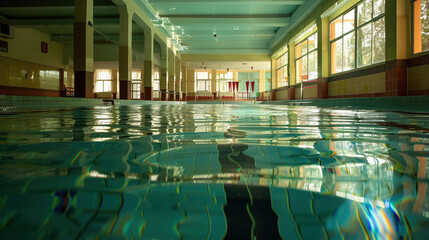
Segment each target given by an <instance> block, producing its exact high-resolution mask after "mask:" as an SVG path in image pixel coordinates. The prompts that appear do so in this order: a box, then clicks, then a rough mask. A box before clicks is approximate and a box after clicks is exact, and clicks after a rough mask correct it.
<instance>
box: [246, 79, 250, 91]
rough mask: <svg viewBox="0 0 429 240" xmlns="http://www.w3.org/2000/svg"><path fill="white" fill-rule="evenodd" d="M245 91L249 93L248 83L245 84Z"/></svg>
mask: <svg viewBox="0 0 429 240" xmlns="http://www.w3.org/2000/svg"><path fill="white" fill-rule="evenodd" d="M246 90H247V92H249V81H247V82H246Z"/></svg>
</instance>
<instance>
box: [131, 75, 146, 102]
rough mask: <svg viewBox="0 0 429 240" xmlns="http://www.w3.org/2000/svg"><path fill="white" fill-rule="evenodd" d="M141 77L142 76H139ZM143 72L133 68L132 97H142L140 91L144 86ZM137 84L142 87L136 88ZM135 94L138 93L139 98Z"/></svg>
mask: <svg viewBox="0 0 429 240" xmlns="http://www.w3.org/2000/svg"><path fill="white" fill-rule="evenodd" d="M134 76H137V78H134ZM138 77H140V78H138ZM141 77H142V72H141V71H139V70H133V71H132V72H131V99H140V93H141V89H142V88H143V80H142V79H141ZM135 86H139V87H140V89H138V88H137V89H138V91H137V89H136V87H135ZM134 94H136V96H137V98H135V97H134Z"/></svg>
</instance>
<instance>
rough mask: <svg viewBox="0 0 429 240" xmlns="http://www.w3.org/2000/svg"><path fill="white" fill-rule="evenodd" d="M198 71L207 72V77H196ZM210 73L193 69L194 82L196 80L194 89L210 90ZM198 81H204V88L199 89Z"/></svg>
mask: <svg viewBox="0 0 429 240" xmlns="http://www.w3.org/2000/svg"><path fill="white" fill-rule="evenodd" d="M199 73H207V78H198V75H199ZM212 77H213V76H212V73H211V72H210V71H207V70H206V71H195V82H196V86H195V88H196V91H197V92H198V91H208V92H211V91H212V86H211V82H212ZM200 82H204V90H199V86H200Z"/></svg>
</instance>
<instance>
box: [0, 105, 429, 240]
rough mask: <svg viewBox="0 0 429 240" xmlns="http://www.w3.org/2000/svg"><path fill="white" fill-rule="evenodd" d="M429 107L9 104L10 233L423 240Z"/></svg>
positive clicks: (1, 178) (3, 115)
mask: <svg viewBox="0 0 429 240" xmlns="http://www.w3.org/2000/svg"><path fill="white" fill-rule="evenodd" d="M428 160H429V114H427V113H411V112H406V111H402V112H401V111H394V112H389V111H381V110H378V111H377V110H347V109H335V108H318V107H309V106H306V107H303V106H275V105H219V104H213V105H191V104H188V105H186V104H183V105H180V104H177V105H143V106H120V107H116V106H112V107H95V108H75V109H25V110H20V109H4V111H2V112H0V239H96V238H101V239H133V238H134V239H140V238H142V239H180V238H183V239H223V238H225V239H279V238H283V239H427V236H428V234H429V189H428V179H429V161H428Z"/></svg>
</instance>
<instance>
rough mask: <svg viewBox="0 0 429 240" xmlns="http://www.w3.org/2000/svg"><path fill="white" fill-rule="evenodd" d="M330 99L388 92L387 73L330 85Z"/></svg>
mask: <svg viewBox="0 0 429 240" xmlns="http://www.w3.org/2000/svg"><path fill="white" fill-rule="evenodd" d="M328 92H329V97H335V96H342V95H356V94H372V93H384V92H386V73H384V72H381V73H377V74H372V75H367V76H361V77H355V78H350V79H345V80H340V81H335V82H330V83H329V89H328Z"/></svg>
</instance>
